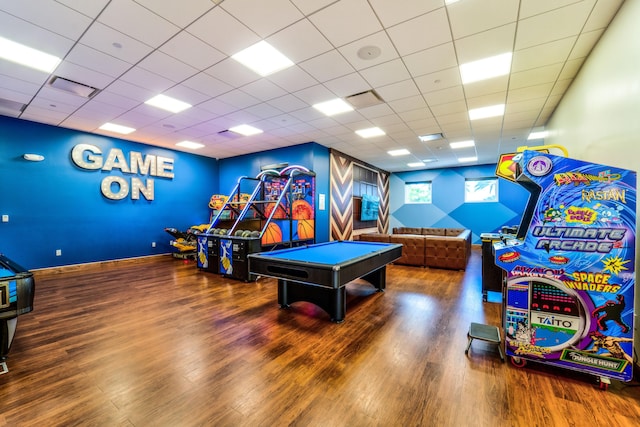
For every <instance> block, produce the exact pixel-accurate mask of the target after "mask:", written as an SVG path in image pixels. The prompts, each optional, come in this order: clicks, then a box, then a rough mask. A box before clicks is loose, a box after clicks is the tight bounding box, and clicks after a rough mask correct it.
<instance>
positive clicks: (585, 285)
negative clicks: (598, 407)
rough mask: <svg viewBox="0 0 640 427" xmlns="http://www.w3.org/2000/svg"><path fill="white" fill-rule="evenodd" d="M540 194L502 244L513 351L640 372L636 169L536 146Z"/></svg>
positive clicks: (525, 172)
mask: <svg viewBox="0 0 640 427" xmlns="http://www.w3.org/2000/svg"><path fill="white" fill-rule="evenodd" d="M514 162H516V177H517V178H516V182H517V183H518V184H520V185H521V186H523V187H524V188H525V189H527V190H528V191H529V192H530V193H531V195H530V197H529V202H528V204H527V206H526V208H525V211H524V212H523V219H522V222H521V224H520V227H519V229H518V235H517V236H516V238H513V239H510V240H505V241H501V242H496V243H494V253H495V262H496V265H497V266H498V267H500V268H502V269H503V270H504V271H505V273H506V285H505V288H504V289H503V296H504V298H503V301H504V312H503V322H504V327H505V338H506V339H505V342H506V349H505V350H506V354H507V356H508V357H510V358H511V360H512V362H513V363H514V365H516V366H522V365H524V364H525V363H526V361H535V362H540V363H546V364H551V365H554V366H558V367H562V368H567V369H572V370H577V371H582V372H585V373H588V374H591V375H595V376H597V377H599V378H600V381H601V382H600V384H601V387H602V388H606V385H607V384H608V383H609V378H614V379H618V380H622V381H630V380H631V379H632V378H633V355H634V352H633V318H634V307H633V305H634V288H635V271H634V269H635V235H636V173H635V172H634V171H630V170H625V169H619V168H613V167H609V166H604V165H599V164H594V163H588V162H583V161H579V160H575V159H571V158H567V157H561V156H556V155H552V154H549V153H541V152H539V151H531V150H526V151H523V152H522V153H520V154H519V155H518V156H517V157H516V158H515V159H514Z"/></svg>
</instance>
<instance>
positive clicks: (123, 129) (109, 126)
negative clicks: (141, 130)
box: [98, 123, 136, 135]
mask: <svg viewBox="0 0 640 427" xmlns="http://www.w3.org/2000/svg"><path fill="white" fill-rule="evenodd" d="M98 129H102V130H106V131H109V132H116V133H121V134H123V135H128V134H130V133H132V132H135V131H136V130H135V129H134V128H130V127H128V126H122V125H116V124H114V123H105V124H103V125H102V126H100V127H99V128H98Z"/></svg>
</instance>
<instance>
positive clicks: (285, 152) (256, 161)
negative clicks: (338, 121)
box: [219, 142, 330, 242]
mask: <svg viewBox="0 0 640 427" xmlns="http://www.w3.org/2000/svg"><path fill="white" fill-rule="evenodd" d="M279 163H288V164H289V166H293V165H298V166H303V167H305V168H307V169H309V170H312V171H313V172H315V173H316V194H315V202H316V222H315V223H316V242H326V241H328V240H329V188H330V187H329V186H330V177H329V171H330V165H329V149H328V148H326V147H323V146H322V145H319V144H316V143H314V142H310V143H307V144H301V145H295V146H292V147H285V148H279V149H275V150H268V151H263V152H261V153H255V154H247V155H244V156H238V157H231V158H227V159H221V160H220V174H219V177H220V186H219V190H220V193H221V194H229V193H230V192H231V191H232V190H233V188H234V186H235V185H236V183H237V182H238V178H240V177H241V176H248V177H255V176H256V175H258V174H259V173H260V170H261V167H262V166H266V165H273V164H279ZM319 194H324V195H325V209H324V210H319V209H318V206H319V205H318V195H319Z"/></svg>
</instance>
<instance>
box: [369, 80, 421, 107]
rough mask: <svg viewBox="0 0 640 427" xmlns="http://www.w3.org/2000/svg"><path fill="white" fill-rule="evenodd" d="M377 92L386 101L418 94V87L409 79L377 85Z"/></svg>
mask: <svg viewBox="0 0 640 427" xmlns="http://www.w3.org/2000/svg"><path fill="white" fill-rule="evenodd" d="M377 92H378V94H379V95H380V96H381V97H382V99H384V100H385V101H387V102H389V101H395V100H397V99H401V98H407V97H410V96H416V95H419V94H420V91H419V90H418V87H417V86H416V84H415V82H414V81H413V80H411V79H409V80H404V81H401V82H397V83H393V84H390V85H387V86H382V87H379V88H378V89H377Z"/></svg>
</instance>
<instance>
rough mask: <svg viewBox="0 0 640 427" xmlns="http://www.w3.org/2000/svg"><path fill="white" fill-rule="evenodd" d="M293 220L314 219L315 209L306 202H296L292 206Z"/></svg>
mask: <svg viewBox="0 0 640 427" xmlns="http://www.w3.org/2000/svg"><path fill="white" fill-rule="evenodd" d="M291 218H293V219H312V218H313V208H312V207H311V205H310V204H309V202H307V201H306V200H302V199H300V200H294V201H293V203H292V204H291Z"/></svg>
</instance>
